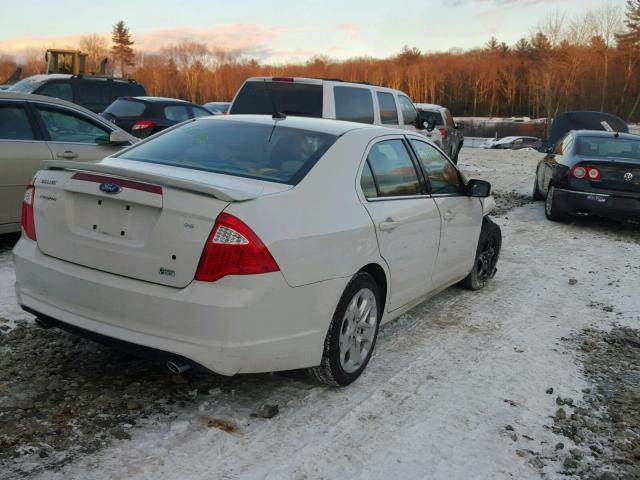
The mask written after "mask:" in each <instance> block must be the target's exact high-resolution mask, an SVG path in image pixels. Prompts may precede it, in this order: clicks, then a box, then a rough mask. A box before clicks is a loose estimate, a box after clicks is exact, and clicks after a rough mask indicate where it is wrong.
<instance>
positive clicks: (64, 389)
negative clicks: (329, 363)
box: [0, 322, 314, 478]
mask: <svg viewBox="0 0 640 480" xmlns="http://www.w3.org/2000/svg"><path fill="white" fill-rule="evenodd" d="M311 388H314V385H313V384H312V383H311V381H310V380H307V379H306V377H305V376H304V374H302V373H299V372H284V373H281V374H260V375H240V376H236V377H223V376H220V375H216V374H214V373H212V372H198V371H192V370H189V371H187V372H185V373H183V374H181V375H174V374H171V373H169V372H168V371H167V369H166V368H165V367H164V366H163V365H161V364H158V363H155V362H152V361H149V360H145V359H140V358H137V357H134V356H132V355H129V354H127V353H124V352H121V351H119V350H116V349H111V348H108V347H104V346H102V345H99V344H96V343H93V342H90V341H88V340H85V339H81V338H78V337H75V336H73V335H71V334H68V333H66V332H62V331H60V330H57V329H49V330H43V329H41V328H39V327H36V326H35V324H33V323H31V322H19V323H18V325H17V326H16V328H14V329H13V330H11V331H9V332H8V333H5V334H0V477H3V475H8V476H9V477H10V478H18V477H26V476H29V475H32V474H34V473H36V472H38V471H42V470H46V469H52V468H58V467H61V466H63V465H65V464H67V463H68V462H69V461H71V460H72V459H73V458H74V457H76V456H77V455H78V454H85V453H90V452H93V451H96V450H99V449H101V448H103V447H106V446H108V445H109V444H110V443H111V442H112V441H113V440H114V439H128V438H130V433H129V432H131V429H132V428H133V427H134V426H135V425H139V424H141V423H145V422H148V421H153V420H157V421H163V419H164V421H170V420H172V419H174V418H176V417H177V416H178V415H180V414H183V413H189V412H194V411H197V406H198V405H199V404H201V403H202V402H203V401H208V402H209V404H210V408H209V409H208V411H211V412H216V411H220V412H222V413H223V414H225V413H226V414H227V416H228V418H229V419H231V420H225V419H224V418H222V419H221V420H218V419H216V418H206V417H204V416H203V425H207V426H208V427H216V428H220V429H223V430H227V431H229V430H231V431H232V430H233V429H234V428H236V427H235V424H234V421H233V420H232V419H233V418H234V417H235V418H245V417H246V418H249V417H250V416H251V414H252V413H253V412H258V414H259V415H260V411H261V407H262V406H263V405H265V404H267V405H270V404H274V403H277V402H278V399H279V398H280V399H281V398H282V397H283V396H286V397H291V393H290V392H289V391H293V392H296V391H297V392H300V396H301V397H302V396H304V395H305V392H306V391H308V390H309V389H311ZM283 390H284V391H283ZM294 396H295V394H294Z"/></svg>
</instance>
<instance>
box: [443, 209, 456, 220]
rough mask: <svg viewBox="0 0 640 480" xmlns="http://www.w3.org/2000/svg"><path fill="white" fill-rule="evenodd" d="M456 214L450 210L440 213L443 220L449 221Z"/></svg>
mask: <svg viewBox="0 0 640 480" xmlns="http://www.w3.org/2000/svg"><path fill="white" fill-rule="evenodd" d="M455 216H456V214H455V213H453V212H451V211H450V210H449V211H447V212H445V213H444V215H442V218H443V220H445V221H447V222H450V221H451V220H453V218H454V217H455Z"/></svg>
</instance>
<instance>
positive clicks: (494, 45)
mask: <svg viewBox="0 0 640 480" xmlns="http://www.w3.org/2000/svg"><path fill="white" fill-rule="evenodd" d="M485 47H486V49H487V50H489V51H491V52H497V51H498V50H500V42H498V39H497V38H496V37H491V38H490V39H489V41H488V42H487V43H486V44H485Z"/></svg>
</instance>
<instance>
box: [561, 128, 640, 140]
mask: <svg viewBox="0 0 640 480" xmlns="http://www.w3.org/2000/svg"><path fill="white" fill-rule="evenodd" d="M572 132H573V133H574V134H575V135H576V137H587V136H588V137H603V138H610V137H617V138H624V139H627V140H640V135H636V134H633V133H624V132H619V133H616V132H609V131H607V130H573V131H572Z"/></svg>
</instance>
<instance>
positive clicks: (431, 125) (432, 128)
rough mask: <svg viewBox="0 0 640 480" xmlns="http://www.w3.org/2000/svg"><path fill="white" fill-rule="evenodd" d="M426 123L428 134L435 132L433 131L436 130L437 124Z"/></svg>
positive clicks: (431, 121)
mask: <svg viewBox="0 0 640 480" xmlns="http://www.w3.org/2000/svg"><path fill="white" fill-rule="evenodd" d="M424 123H425V126H426V127H427V132H433V130H434V129H435V128H436V122H435V121H433V120H428V121H426V122H424Z"/></svg>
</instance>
